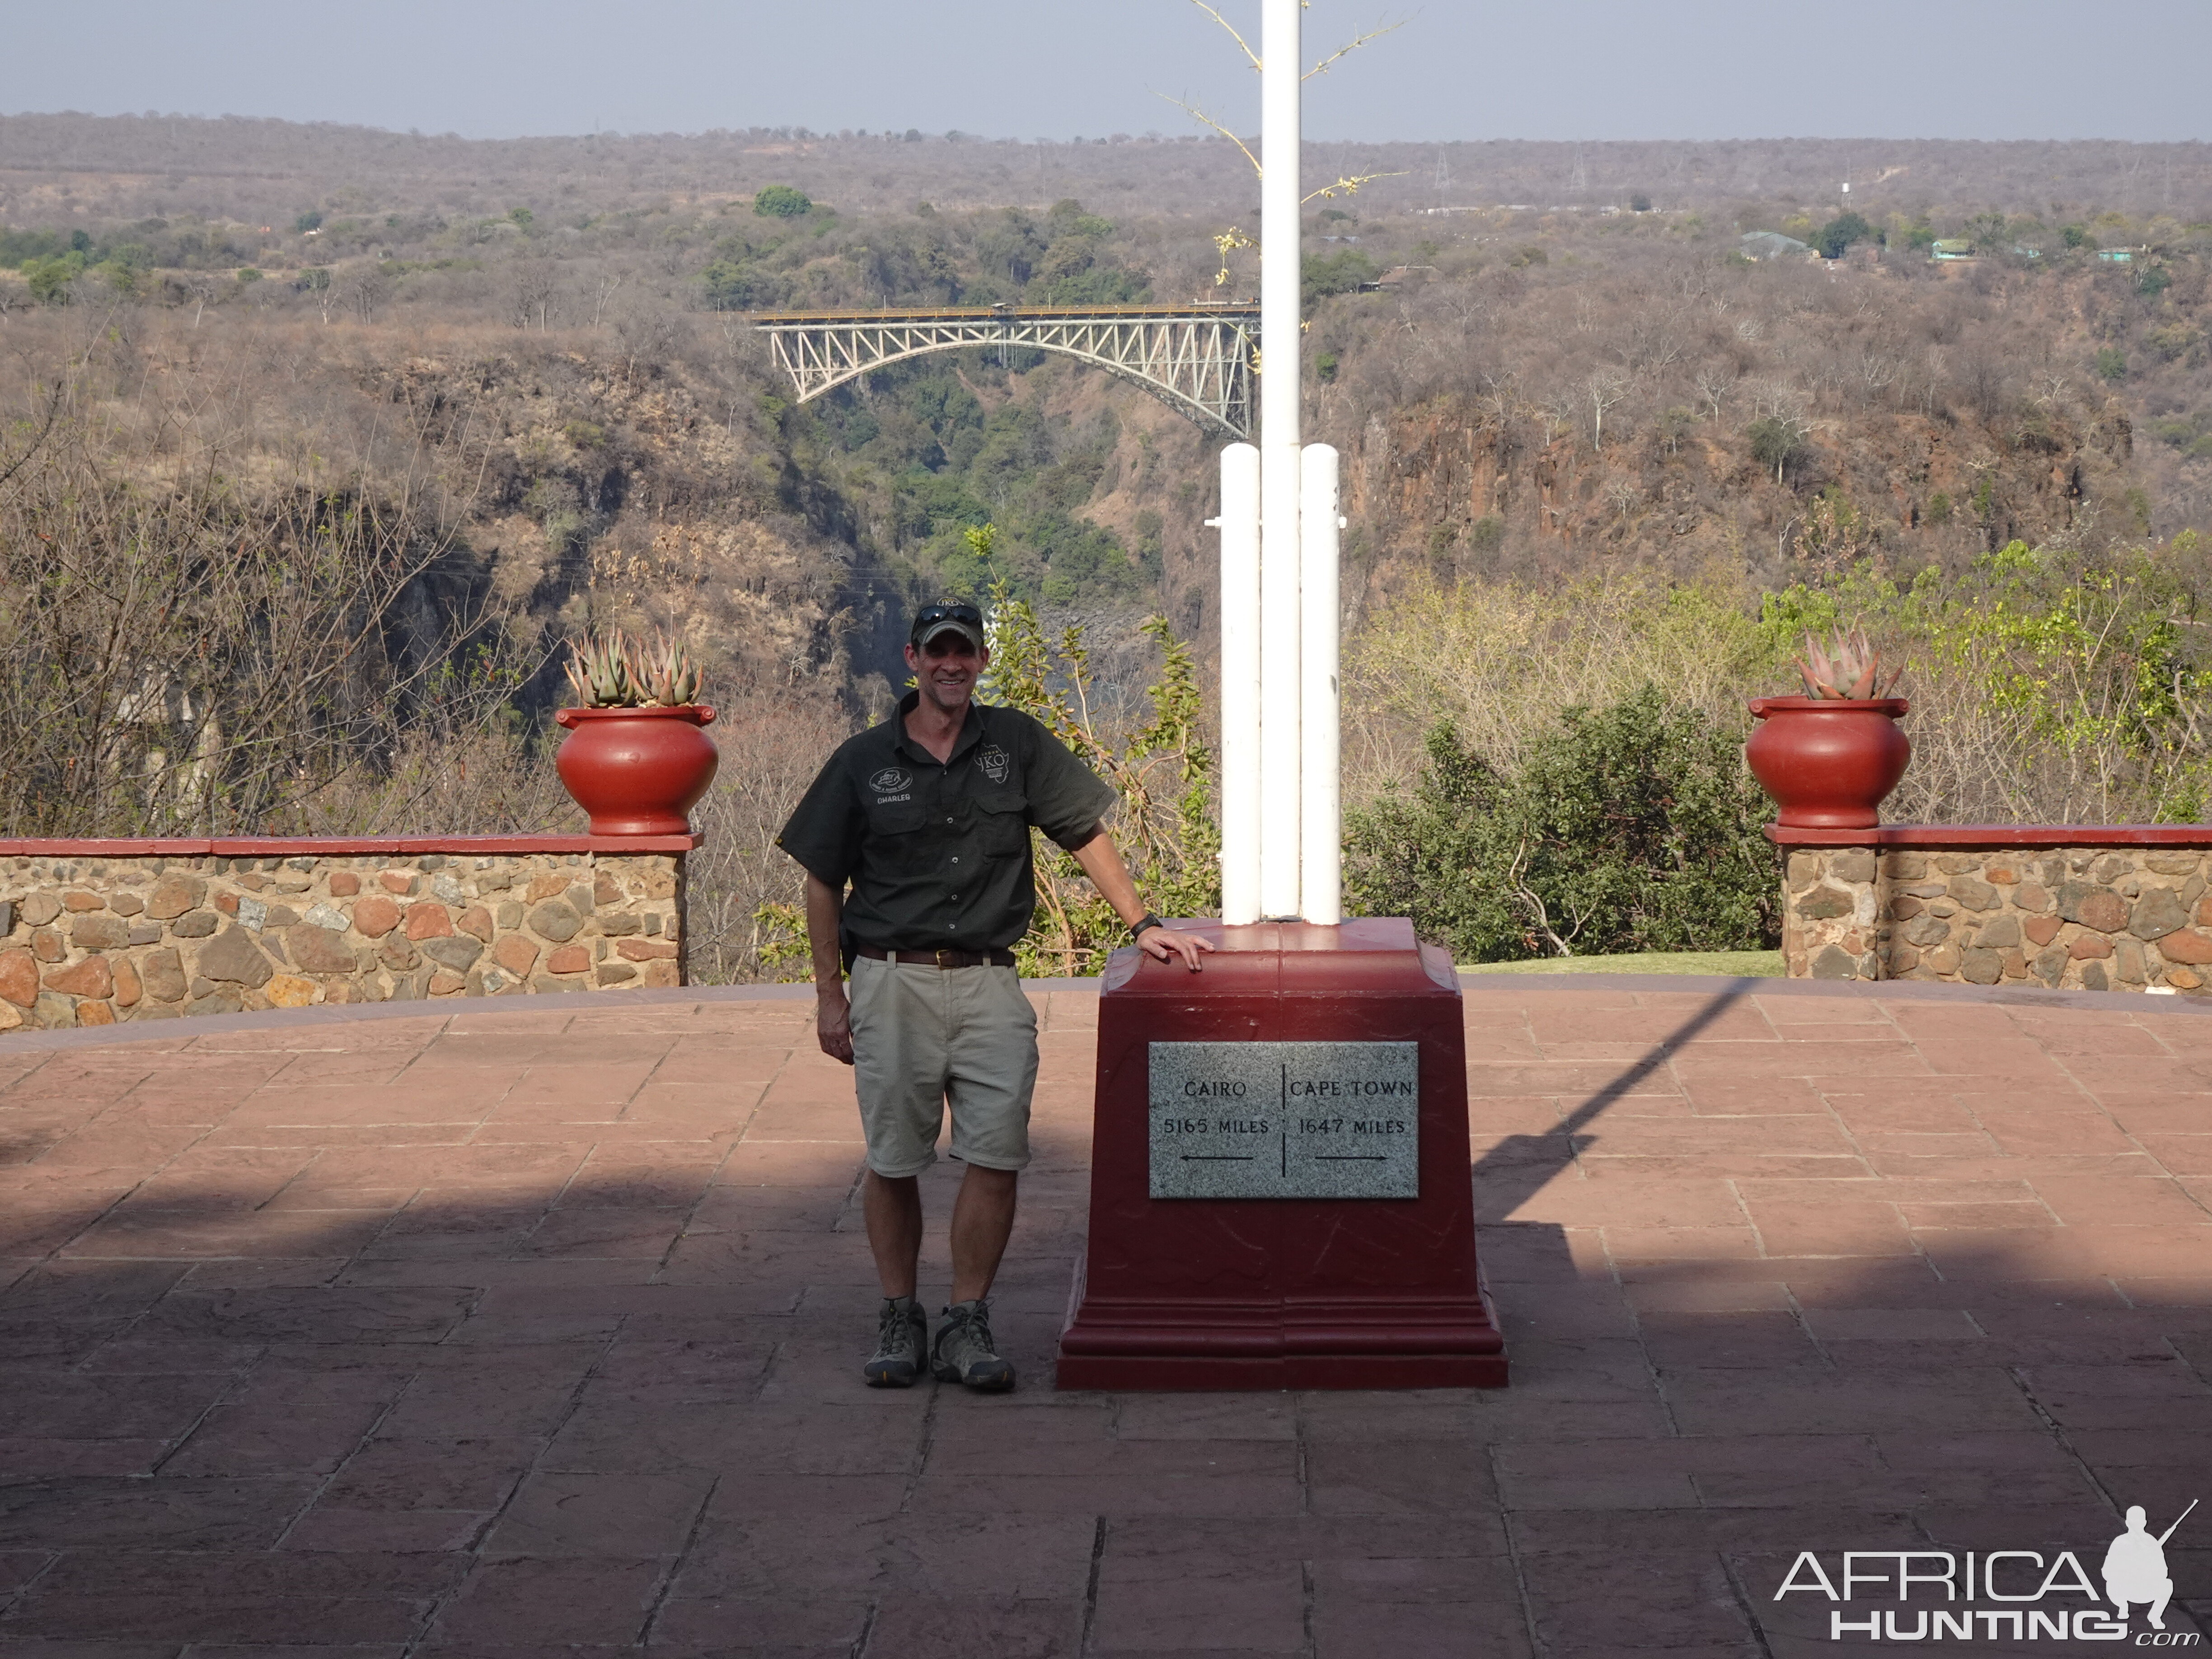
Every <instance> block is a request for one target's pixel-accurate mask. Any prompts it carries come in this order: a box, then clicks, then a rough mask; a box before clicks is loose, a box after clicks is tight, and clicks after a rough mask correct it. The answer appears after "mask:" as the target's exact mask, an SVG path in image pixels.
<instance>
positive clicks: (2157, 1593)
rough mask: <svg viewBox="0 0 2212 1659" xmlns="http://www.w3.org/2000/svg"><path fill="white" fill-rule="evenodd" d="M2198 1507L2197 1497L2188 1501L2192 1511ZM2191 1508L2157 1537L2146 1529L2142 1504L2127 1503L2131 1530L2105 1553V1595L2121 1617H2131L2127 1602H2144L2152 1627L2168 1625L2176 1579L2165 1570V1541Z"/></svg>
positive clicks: (2156, 1628)
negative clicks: (2167, 1617) (2167, 1605)
mask: <svg viewBox="0 0 2212 1659" xmlns="http://www.w3.org/2000/svg"><path fill="white" fill-rule="evenodd" d="M2196 1507H2197V1500H2196V1499H2195V1498H2191V1499H2190V1500H2189V1510H2193V1509H2195V1508H2196ZM2189 1510H2182V1512H2181V1513H2180V1514H2179V1515H2178V1516H2175V1517H2174V1522H2173V1526H2172V1527H2168V1528H2166V1530H2165V1531H2164V1532H2162V1533H2160V1534H2159V1535H2158V1536H2157V1537H2155V1538H2154V1537H2152V1536H2151V1535H2150V1534H2149V1532H2148V1531H2147V1530H2146V1528H2147V1527H2148V1519H2147V1517H2146V1516H2144V1514H2143V1506H2142V1504H2130V1505H2129V1506H2128V1529H2127V1530H2126V1531H2125V1532H2124V1533H2122V1534H2120V1535H2119V1536H2118V1538H2115V1539H2114V1540H2112V1547H2111V1548H2109V1549H2107V1550H2106V1552H2105V1594H2106V1596H2108V1597H2109V1598H2110V1599H2111V1601H2112V1605H2113V1606H2114V1607H2118V1609H2119V1610H2120V1617H2121V1618H2123V1619H2124V1618H2126V1617H2127V1616H2128V1603H2130V1601H2141V1602H2142V1603H2143V1604H2144V1605H2145V1606H2146V1607H2148V1608H2149V1609H2150V1613H2149V1614H2148V1617H2149V1620H2150V1627H2151V1628H2152V1629H2153V1630H2164V1629H2165V1628H2166V1603H2167V1602H2168V1601H2172V1600H2173V1580H2172V1577H2169V1576H2168V1575H2167V1573H2166V1540H2167V1539H2169V1538H2171V1537H2172V1536H2173V1534H2174V1528H2176V1527H2179V1526H2180V1524H2181V1523H2182V1522H2184V1521H2186V1520H2187V1519H2189Z"/></svg>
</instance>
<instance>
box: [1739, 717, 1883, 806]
mask: <svg viewBox="0 0 2212 1659" xmlns="http://www.w3.org/2000/svg"><path fill="white" fill-rule="evenodd" d="M1911 706H1912V705H1911V703H1909V702H1906V701H1905V699H1904V698H1903V697H1864V698H1860V697H1754V698H1753V699H1752V702H1751V713H1752V717H1753V719H1755V720H1758V721H1759V729H1758V730H1757V731H1755V732H1753V733H1752V734H1751V741H1750V742H1749V743H1747V744H1744V746H1743V757H1744V760H1745V762H1746V763H1748V764H1749V766H1750V767H1751V775H1752V776H1753V777H1755V778H1757V779H1758V780H1759V787H1760V788H1762V789H1764V790H1765V791H1766V793H1768V794H1770V795H1771V796H1772V797H1773V798H1774V804H1775V805H1777V806H1778V807H1780V808H1781V809H1782V810H1781V812H1780V814H1779V817H1778V819H1777V822H1778V823H1781V824H1782V826H1783V827H1784V829H1791V828H1796V829H1872V828H1874V826H1875V824H1877V823H1881V812H1880V810H1879V809H1880V808H1881V802H1882V798H1883V797H1884V796H1886V795H1887V794H1888V793H1889V792H1890V791H1891V790H1893V789H1894V788H1896V787H1897V781H1898V780H1899V778H1901V777H1903V776H1904V775H1905V763H1906V762H1907V761H1909V760H1911V758H1912V744H1911V740H1910V739H1909V738H1906V737H1905V733H1904V732H1900V731H1899V730H1898V729H1897V722H1898V720H1899V717H1900V716H1902V715H1903V714H1905V711H1906V710H1907V709H1908V708H1911Z"/></svg>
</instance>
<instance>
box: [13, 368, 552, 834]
mask: <svg viewBox="0 0 2212 1659" xmlns="http://www.w3.org/2000/svg"><path fill="white" fill-rule="evenodd" d="M119 332H120V331H118V333H119ZM96 352H97V348H95V350H94V352H89V353H88V354H86V355H84V356H72V357H71V358H70V360H69V362H68V364H67V366H66V368H64V367H62V366H60V365H58V364H57V365H55V366H54V368H55V372H54V373H53V374H52V375H50V376H49V377H46V379H45V380H44V384H43V386H40V385H38V384H37V383H36V382H33V385H32V386H30V387H29V388H28V395H27V396H26V397H24V398H23V400H22V403H21V404H20V405H19V409H18V411H17V416H16V418H15V420H14V421H13V422H10V423H9V426H8V427H7V428H5V429H4V431H0V834H9V835H33V836H115V835H182V834H197V835H210V834H212V835H225V834H240V833H253V834H281V833H284V832H286V831H295V830H303V829H311V828H312V829H325V830H357V829H365V828H377V829H416V828H423V827H429V826H428V825H426V824H425V822H424V819H425V817H426V810H425V809H426V807H427V805H428V803H429V802H431V801H432V800H434V799H435V800H438V801H441V803H443V804H444V805H446V806H447V808H448V809H449V810H454V811H463V812H465V814H466V815H467V816H466V817H465V820H464V822H465V824H466V827H468V828H470V829H501V828H536V827H538V824H537V823H531V822H528V820H530V819H532V818H537V817H539V816H540V807H541V805H542V804H543V800H544V791H543V789H542V787H535V786H529V785H526V784H525V783H524V782H523V781H521V780H522V777H523V775H524V774H526V772H527V770H528V768H527V766H526V764H525V763H524V762H523V761H522V760H521V759H520V757H518V755H517V754H516V753H515V750H516V749H517V747H518V745H519V741H520V738H519V734H518V733H516V732H514V731H513V726H512V723H511V721H509V720H506V719H504V718H502V711H503V710H504V708H505V707H506V705H507V702H508V701H509V699H510V698H511V697H512V696H513V693H514V692H515V690H517V689H518V687H519V686H520V684H521V681H522V679H523V678H525V677H526V673H527V672H528V671H529V669H530V667H531V665H532V664H531V660H530V658H531V653H530V650H529V648H528V646H527V644H526V642H523V641H512V640H510V639H509V638H508V637H507V635H506V634H505V633H504V632H503V630H502V629H501V627H500V626H499V619H498V618H497V617H495V615H493V614H492V613H491V612H490V611H489V609H488V608H487V605H486V603H485V596H484V592H483V583H482V581H481V580H480V574H481V573H480V572H478V571H477V570H475V569H473V568H471V566H470V564H469V562H468V560H467V559H466V557H465V554H464V553H463V551H462V550H461V549H460V548H459V544H458V542H457V535H456V532H457V527H458V521H459V512H460V510H461V507H462V506H463V505H464V504H465V489H466V484H467V480H466V479H465V478H462V479H460V480H459V482H458V483H456V482H455V480H454V479H453V477H452V476H451V475H452V473H453V471H455V469H456V465H457V464H458V465H464V466H465V461H464V460H463V459H462V458H461V457H460V456H459V454H458V453H455V451H453V450H452V449H448V450H447V451H445V452H444V453H441V450H440V448H439V447H438V445H437V444H436V443H435V441H433V439H432V436H431V435H429V434H428V433H427V432H423V431H420V430H417V431H414V432H411V433H410V432H408V431H406V430H404V429H402V430H400V431H399V432H398V433H397V434H396V435H395V434H393V433H392V432H389V431H378V432H372V433H370V434H369V435H368V441H365V442H364V443H363V444H362V446H361V447H360V449H359V451H358V453H360V454H361V455H362V456H363V457H367V456H369V455H376V454H381V455H385V456H392V455H396V456H397V464H396V465H393V464H391V463H389V462H386V461H381V460H380V461H379V462H378V463H376V464H371V463H370V462H369V461H368V459H356V460H353V461H345V460H339V459H325V458H322V457H318V456H315V455H313V454H307V455H300V454H298V453H295V454H294V455H291V456H289V457H288V456H286V455H283V454H280V453H271V452H270V449H269V448H267V447H264V446H261V445H258V444H256V443H255V442H254V441H252V439H251V437H250V436H247V435H246V431H247V422H246V415H247V411H246V410H240V409H238V408H235V407H232V406H230V404H229V401H228V399H229V398H230V397H231V396H232V395H233V394H232V393H231V392H230V390H229V386H228V384H227V382H228V377H227V376H226V375H225V374H223V373H222V370H221V368H210V367H209V366H207V365H204V364H195V363H190V362H187V363H185V364H183V365H176V364H171V365H167V366H166V367H165V368H163V370H162V374H163V375H164V376H165V377H166V378H164V379H163V380H161V381H160V382H158V386H159V388H160V389H159V390H158V391H157V390H155V386H154V385H150V384H149V382H152V381H153V380H154V377H153V376H151V375H146V374H144V365H143V364H140V363H137V362H132V361H131V360H130V359H129V356H128V352H129V348H128V346H127V345H115V346H112V348H111V349H109V350H108V353H107V356H106V357H105V358H100V357H98V356H96ZM134 373H135V374H138V375H140V376H142V377H143V379H142V380H141V381H140V384H138V385H137V386H136V387H135V395H134V396H133V397H131V398H130V399H128V400H126V399H125V397H124V396H123V392H124V389H125V386H127V385H128V381H129V378H130V377H131V375H132V374H134ZM393 418H394V419H395V420H396V421H398V422H401V423H402V425H403V427H404V416H395V417H393ZM322 436H324V437H325V438H333V437H337V436H338V435H337V434H335V433H332V432H331V431H329V430H328V429H327V428H326V429H325V432H324V433H323V434H322ZM333 447H336V446H335V445H333ZM457 743H462V744H475V745H476V746H477V748H478V749H479V750H482V751H483V756H484V757H483V758H481V759H480V760H479V770H478V777H479V780H480V781H483V780H484V779H485V778H486V769H487V767H488V768H489V774H490V779H491V781H493V783H494V787H493V789H492V790H491V791H490V792H489V793H488V794H486V793H483V792H481V791H480V792H478V793H476V794H471V793H469V792H467V791H465V790H464V789H461V788H460V787H459V779H460V771H459V767H458V765H457V764H456V763H455V759H454V758H453V747H454V745H455V744H457ZM494 753H496V755H497V757H498V758H497V759H495V760H494V759H492V758H490V757H491V756H492V754H494ZM501 800H504V801H506V802H507V803H509V805H508V806H507V809H505V810H502V809H501V807H500V805H499V804H498V803H499V802H501ZM518 820H520V821H518ZM436 827H439V828H448V829H450V828H453V827H454V826H453V824H452V823H444V824H440V825H437V826H436Z"/></svg>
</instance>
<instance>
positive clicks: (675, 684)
mask: <svg viewBox="0 0 2212 1659" xmlns="http://www.w3.org/2000/svg"><path fill="white" fill-rule="evenodd" d="M567 667H568V684H570V685H571V686H572V687H574V690H575V693H576V698H577V701H578V702H580V704H582V706H583V707H585V708H685V707H688V706H690V704H692V703H696V702H698V701H699V686H700V675H699V668H698V665H697V664H696V662H694V661H693V659H692V657H691V647H690V646H689V645H687V644H686V643H685V642H684V641H683V640H681V639H677V638H673V637H671V636H670V635H667V634H659V635H654V636H653V639H652V640H650V641H636V640H633V639H631V638H630V637H629V635H627V634H624V633H623V631H622V629H619V628H614V629H608V630H607V631H606V632H605V633H604V634H601V633H589V634H586V635H584V637H583V638H581V639H580V640H571V641H568V665H567Z"/></svg>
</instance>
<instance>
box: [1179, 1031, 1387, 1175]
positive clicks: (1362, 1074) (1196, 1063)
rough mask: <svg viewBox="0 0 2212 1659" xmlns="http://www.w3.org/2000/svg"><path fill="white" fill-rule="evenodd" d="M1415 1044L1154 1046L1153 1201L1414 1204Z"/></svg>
mask: <svg viewBox="0 0 2212 1659" xmlns="http://www.w3.org/2000/svg"><path fill="white" fill-rule="evenodd" d="M1420 1047H1421V1046H1420V1044H1419V1043H1418V1042H1155V1043H1153V1044H1152V1066H1151V1083H1152V1094H1151V1098H1152V1187H1151V1191H1152V1196H1153V1197H1154V1198H1419V1196H1420V1192H1421V1182H1420V1152H1421V1134H1420V1129H1421V1097H1420V1070H1421V1058H1420Z"/></svg>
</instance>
